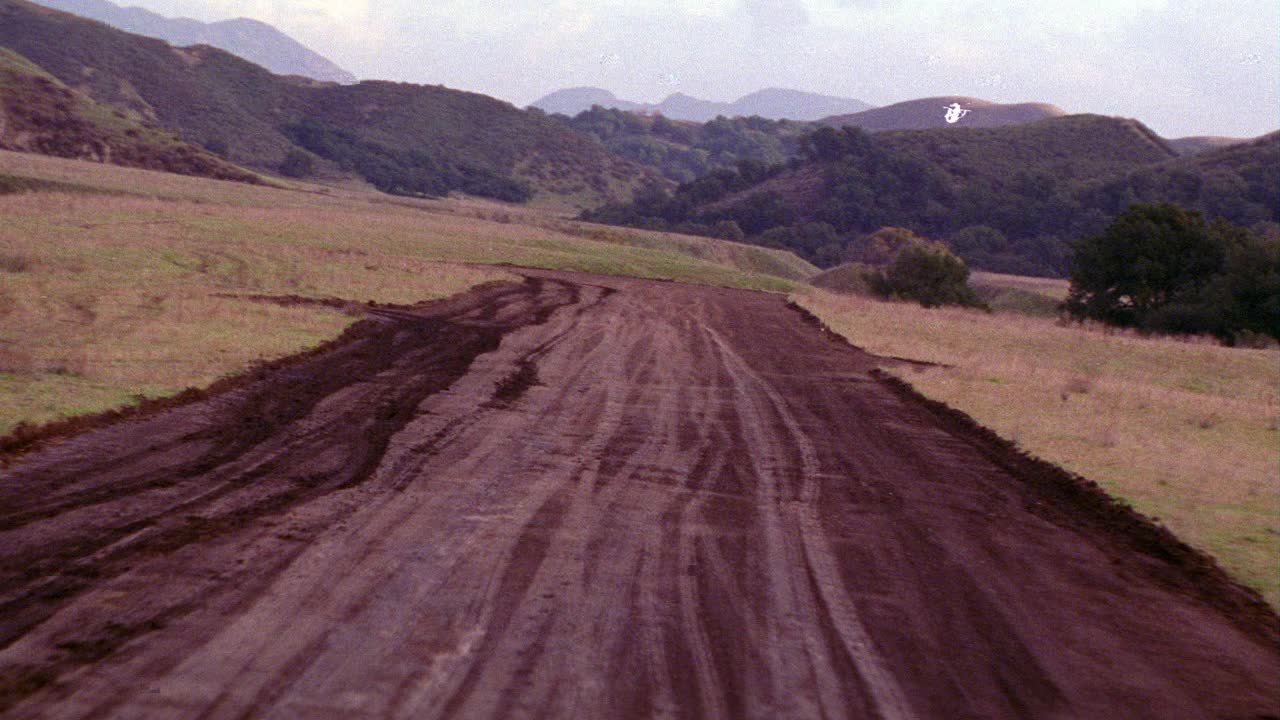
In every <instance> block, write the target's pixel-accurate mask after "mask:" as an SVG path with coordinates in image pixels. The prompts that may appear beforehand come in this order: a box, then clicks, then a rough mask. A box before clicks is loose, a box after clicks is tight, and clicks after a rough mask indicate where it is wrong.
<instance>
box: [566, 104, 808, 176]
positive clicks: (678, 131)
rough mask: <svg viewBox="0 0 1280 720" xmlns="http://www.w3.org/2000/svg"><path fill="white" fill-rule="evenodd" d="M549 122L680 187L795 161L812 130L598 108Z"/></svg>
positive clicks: (752, 120) (788, 123) (757, 120)
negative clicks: (743, 167) (746, 164)
mask: <svg viewBox="0 0 1280 720" xmlns="http://www.w3.org/2000/svg"><path fill="white" fill-rule="evenodd" d="M551 117H553V118H556V119H557V120H559V121H561V122H562V123H564V124H565V125H567V126H568V127H570V128H572V129H573V130H576V131H577V132H580V133H583V134H585V135H587V136H588V137H591V138H593V139H595V140H597V141H599V142H600V143H601V144H602V145H603V146H604V148H605V149H606V150H608V151H609V152H612V153H614V154H615V155H620V156H622V157H624V158H626V159H628V160H631V161H633V162H636V163H639V164H641V165H647V166H649V167H652V168H654V169H656V170H657V171H658V172H659V173H661V174H662V175H663V176H664V177H666V178H669V179H671V180H674V181H676V182H680V183H683V182H691V181H694V180H697V179H699V178H702V177H705V176H706V175H708V174H710V173H712V172H714V171H716V170H724V169H733V168H735V167H737V165H738V163H740V162H742V161H751V162H756V163H762V164H764V165H776V164H781V163H784V162H786V161H788V160H790V159H791V158H793V157H796V156H797V154H798V153H799V148H800V138H801V137H802V136H803V135H804V134H805V133H807V132H809V131H810V130H811V129H812V127H813V126H812V125H811V124H810V123H802V122H796V121H794V120H768V119H765V118H761V117H735V118H725V117H719V118H716V119H714V120H711V121H709V122H706V123H701V124H699V123H693V122H686V121H678V120H670V119H668V118H665V117H663V116H661V115H653V116H649V115H641V114H639V113H634V112H627V111H625V110H618V109H615V108H604V107H600V106H599V105H597V106H595V107H592V108H591V109H590V110H586V111H584V112H581V113H578V115H577V116H575V117H572V118H570V117H567V116H565V115H552V116H551Z"/></svg>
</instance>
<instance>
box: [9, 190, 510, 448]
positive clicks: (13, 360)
mask: <svg viewBox="0 0 1280 720" xmlns="http://www.w3.org/2000/svg"><path fill="white" fill-rule="evenodd" d="M239 211H240V212H244V209H243V208H240V209H239ZM220 212H229V208H226V207H223V208H219V209H218V210H213V209H211V208H210V206H207V205H197V204H191V203H185V202H170V201H160V200H149V199H145V198H133V197H106V196H92V195H64V194H51V193H37V194H26V195H11V196H5V197H0V217H3V218H4V219H5V222H4V223H3V225H0V256H3V257H7V258H21V259H22V260H23V263H22V265H18V264H16V263H13V264H10V265H9V266H7V267H9V268H10V269H9V270H7V271H6V270H0V273H3V275H2V277H0V279H2V283H0V433H3V432H5V431H6V430H7V429H9V428H11V427H12V426H13V425H15V424H16V423H17V422H19V421H25V422H32V423H40V422H46V421H50V420H54V419H58V418H60V417H65V416H70V415H77V414H83V413H87V412H95V411H100V410H104V409H108V408H111V407H116V406H119V405H122V404H127V403H130V402H133V401H135V400H136V399H137V398H138V397H139V396H145V397H155V396H162V395H168V394H171V393H173V392H176V391H179V390H181V389H183V388H186V387H191V386H203V385H207V384H209V383H211V382H212V381H213V380H215V379H217V378H218V377H220V376H223V375H226V374H229V373H233V372H236V371H239V370H241V369H243V368H244V367H246V366H247V365H248V364H250V363H252V362H253V361H255V360H260V359H265V358H272V357H278V356H282V355H286V354H290V353H294V352H297V351H300V350H302V349H304V348H306V347H308V346H313V345H316V344H318V343H320V342H322V341H324V340H326V339H328V338H331V337H333V336H335V335H336V334H338V333H339V332H341V330H342V329H343V328H344V327H346V326H347V325H349V324H350V323H351V322H353V321H354V319H355V318H354V317H352V316H349V315H345V314H343V313H342V312H338V311H335V310H330V309H324V308H315V307H289V308H286V307H278V306H273V305H270V304H264V303H262V302H256V301H253V300H249V299H244V298H235V297H227V295H232V296H234V295H236V294H268V295H301V296H306V297H317V298H320V297H339V298H346V299H353V300H375V301H378V302H394V303H411V302H418V301H421V300H427V299H431V298H436V297H443V296H446V295H450V294H453V293H456V292H459V291H461V290H465V289H466V288H468V287H470V286H472V285H475V284H477V283H479V282H484V281H487V280H493V279H499V278H510V277H512V276H510V275H509V274H506V273H503V272H501V271H500V270H497V269H496V268H495V269H493V270H485V269H478V268H474V267H464V266H458V265H451V264H444V263H437V262H429V261H427V260H423V259H420V258H416V257H412V256H405V255H402V254H399V253H396V252H388V251H385V250H382V249H379V248H377V247H372V248H369V249H364V248H353V247H336V248H335V247H330V246H327V245H324V244H320V243H318V242H316V243H312V244H308V243H307V242H305V241H299V242H297V243H294V244H290V243H288V242H286V241H283V240H281V238H279V237H275V238H257V239H255V237H254V235H253V234H240V235H236V234H235V232H234V231H233V232H232V233H231V234H224V233H222V232H220V231H218V230H217V229H210V228H209V227H206V226H209V225H213V226H216V225H217V219H218V217H219V213H220ZM244 227H245V226H241V229H243V228H244ZM250 227H251V226H250ZM255 231H256V230H255ZM14 268H19V269H14Z"/></svg>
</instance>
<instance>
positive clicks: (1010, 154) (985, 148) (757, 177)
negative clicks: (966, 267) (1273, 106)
mask: <svg viewBox="0 0 1280 720" xmlns="http://www.w3.org/2000/svg"><path fill="white" fill-rule="evenodd" d="M1278 167H1280V133H1271V134H1269V135H1265V136H1263V137H1260V138H1257V139H1255V140H1253V141H1250V142H1245V143H1241V144H1236V145H1231V146H1227V147H1221V148H1217V149H1212V150H1206V151H1204V152H1201V153H1199V154H1196V155H1191V156H1180V155H1178V153H1177V152H1176V151H1174V150H1173V148H1171V147H1170V146H1169V144H1168V143H1167V142H1165V141H1164V140H1163V139H1161V138H1160V137H1159V136H1158V135H1156V134H1155V133H1154V132H1152V131H1151V130H1150V129H1148V128H1147V127H1146V126H1144V125H1142V124H1141V123H1140V122H1138V121H1136V120H1127V119H1121V118H1112V117H1102V116H1097V115H1068V116H1063V117H1055V118H1049V119H1046V120H1041V121H1038V122H1033V123H1027V124H1023V125H1010V126H1005V127H995V128H948V129H941V130H902V131H887V132H882V133H876V134H870V133H867V132H865V131H863V130H861V129H859V128H851V127H845V128H830V127H827V128H822V129H819V130H817V131H814V132H811V133H809V134H807V135H802V136H801V138H800V141H799V143H798V153H797V155H796V156H795V157H793V158H792V159H790V160H789V161H787V162H786V163H783V164H775V165H772V166H762V164H761V163H758V162H750V161H748V162H740V163H739V164H738V166H737V167H734V168H723V167H722V168H719V169H715V170H712V171H710V172H709V173H708V174H706V175H703V176H702V177H699V178H697V179H695V180H693V181H690V182H686V183H683V184H681V185H680V186H679V187H677V188H676V189H675V190H674V191H668V190H667V189H665V188H662V187H658V186H653V187H650V188H649V189H648V190H647V191H645V192H643V193H641V194H640V195H638V196H637V197H636V198H635V199H634V200H633V201H631V202H629V203H620V204H611V205H607V206H604V207H601V208H597V209H595V210H592V211H589V212H587V213H585V215H584V217H586V218H587V219H590V220H594V221H597V222H606V223H616V224H624V225H631V226H636V227H646V228H652V229H664V230H678V231H681V232H689V233H694V234H704V235H711V236H719V237H726V238H734V239H742V240H746V241H748V242H755V243H759V244H764V245H769V246H774V247H786V248H788V249H791V250H793V251H795V252H797V253H798V254H800V255H801V256H802V257H805V258H806V259H808V260H810V261H811V262H814V263H815V264H816V265H818V266H820V267H831V266H834V265H837V264H839V263H840V262H842V261H843V260H844V259H846V257H847V256H848V255H849V253H850V250H851V247H852V248H855V249H856V245H857V243H858V241H859V239H860V238H862V237H864V236H865V235H867V234H868V233H871V232H874V231H875V230H877V229H879V228H881V227H884V226H898V227H903V228H907V229H910V230H911V231H913V232H916V233H918V234H920V235H924V236H928V237H931V238H935V239H941V240H945V241H946V242H947V243H948V244H949V245H950V246H951V247H952V248H953V249H954V250H955V251H956V252H957V253H958V254H959V255H960V256H961V257H963V258H964V259H965V260H966V261H967V262H969V264H971V265H973V266H975V267H978V268H982V269H987V270H992V271H997V272H1005V273H1012V274H1020V275H1041V276H1058V277H1062V276H1065V275H1066V273H1067V270H1068V250H1069V244H1070V243H1071V242H1072V241H1073V240H1075V239H1076V238H1079V237H1083V236H1086V235H1091V234H1095V233H1098V232H1100V231H1101V230H1102V229H1103V228H1105V227H1106V226H1107V224H1108V223H1110V222H1111V221H1112V220H1113V219H1115V218H1116V217H1117V216H1118V215H1119V214H1120V213H1121V212H1123V211H1124V210H1125V209H1127V208H1128V207H1129V206H1130V205H1131V204H1133V203H1136V202H1172V203H1177V204H1178V205H1181V206H1183V207H1186V208H1188V209H1192V210H1196V211H1199V212H1202V213H1204V214H1205V215H1206V216H1207V217H1209V218H1222V219H1225V220H1228V221H1230V222H1232V223H1234V224H1236V225H1240V226H1244V227H1253V226H1255V225H1259V224H1268V223H1277V222H1280V173H1277V170H1276V169H1277V168H1278Z"/></svg>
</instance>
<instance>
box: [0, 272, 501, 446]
mask: <svg viewBox="0 0 1280 720" xmlns="http://www.w3.org/2000/svg"><path fill="white" fill-rule="evenodd" d="M495 284H506V283H504V282H503V281H495V282H489V283H481V284H480V285H477V286H475V287H473V288H471V289H470V290H467V291H466V293H463V294H467V293H472V292H476V291H477V290H482V289H484V288H486V287H489V286H491V285H495ZM217 297H227V298H238V299H242V300H251V301H254V302H265V303H271V304H273V305H281V306H284V307H295V306H310V307H324V308H330V309H333V310H341V311H343V312H347V313H350V314H353V315H364V316H365V317H364V319H362V320H360V321H358V322H356V323H355V324H353V325H351V326H350V327H348V328H347V329H346V330H344V331H343V332H342V334H340V335H338V336H337V337H335V338H333V339H332V340H327V341H325V342H323V343H320V344H319V345H316V346H315V347H312V348H310V349H308V350H303V351H302V352H299V353H295V354H293V355H286V356H284V357H280V358H275V359H272V360H262V361H259V362H255V363H253V364H251V365H250V366H249V367H247V368H246V369H244V370H243V371H241V372H238V373H235V374H232V375H227V376H225V377H222V378H219V379H218V380H215V381H214V382H213V383H212V384H210V385H207V386H205V387H202V388H195V387H189V388H187V389H185V390H182V391H180V392H178V393H176V394H174V395H169V396H166V397H160V398H142V399H141V400H139V401H138V402H137V403H135V404H132V405H123V406H121V407H118V408H113V409H110V410H104V411H102V412H97V413H90V414H87V415H76V416H74V417H69V418H64V419H61V420H53V421H51V422H47V423H35V424H33V423H26V422H20V423H18V424H17V425H16V426H15V427H14V428H13V429H12V430H10V431H9V432H8V433H6V434H4V435H0V468H3V467H5V466H6V465H8V464H9V463H11V462H13V461H14V460H16V459H18V458H19V457H22V456H23V455H26V454H28V453H31V452H35V451H36V450H40V449H42V448H44V447H47V446H48V445H50V444H52V443H55V442H57V441H59V440H62V439H65V438H69V437H72V436H74V435H79V434H81V433H85V432H89V431H90V430H97V429H99V428H103V427H107V426H109V425H113V424H115V423H117V422H121V421H124V420H139V419H143V418H148V417H151V416H153V415H156V414H158V413H161V412H164V411H166V410H170V409H173V408H176V407H181V406H183V405H188V404H191V403H195V402H200V401H201V400H206V399H208V398H211V397H215V396H217V395H221V394H223V393H226V392H230V391H231V390H235V389H237V388H240V387H244V386H245V385H248V384H250V383H252V382H255V381H257V380H261V379H263V378H264V377H266V376H267V375H269V374H271V373H272V372H275V371H278V370H283V369H285V368H289V367H293V366H295V365H299V364H301V363H304V362H306V361H308V360H310V359H312V358H315V357H318V356H321V355H324V354H325V353H328V352H330V351H332V350H334V349H335V348H339V347H342V346H343V345H346V344H348V343H351V342H354V341H356V340H359V339H360V338H363V337H367V336H368V335H370V334H372V333H373V332H375V331H376V329H377V328H378V321H377V320H376V319H374V318H373V316H372V315H371V313H372V312H374V311H377V310H391V311H403V312H412V311H414V310H422V309H424V308H429V307H431V306H432V305H434V304H438V303H442V302H448V300H449V298H445V299H442V300H428V301H426V302H422V303H416V304H413V305H394V304H382V303H375V302H361V301H356V300H344V299H342V298H307V297H302V296H299V295H244V294H232V293H218V294H217Z"/></svg>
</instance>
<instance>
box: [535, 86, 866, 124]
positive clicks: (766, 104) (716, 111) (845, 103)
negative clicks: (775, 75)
mask: <svg viewBox="0 0 1280 720" xmlns="http://www.w3.org/2000/svg"><path fill="white" fill-rule="evenodd" d="M594 105H599V106H600V107H604V108H614V109H617V110H628V111H632V112H644V113H651V114H660V115H662V116H664V117H667V118H670V119H673V120H689V121H692V122H706V121H708V120H712V119H714V118H716V117H718V116H724V117H730V118H732V117H749V116H752V115H758V116H760V117H763V118H768V119H770V120H803V121H813V120H819V119H821V118H824V117H828V116H830V115H838V114H841V113H856V112H860V111H862V110H867V109H869V108H871V107H873V106H872V105H870V104H868V103H865V102H863V101H861V100H856V99H853V98H842V97H833V96H830V95H819V94H816V93H810V92H802V91H800V90H787V89H784V88H767V89H765V90H759V91H757V92H753V93H751V94H750V95H746V96H744V97H741V98H738V99H737V100H734V101H733V102H713V101H711V100H702V99H700V98H696V97H692V96H689V95H685V94H683V93H675V94H673V95H670V96H668V97H667V98H666V99H665V100H663V101H662V102H660V103H657V104H646V103H638V102H632V101H630V100H622V99H619V98H618V97H617V96H616V95H614V94H613V93H611V92H609V91H608V90H603V89H601V88H596V87H579V88H569V89H567V90H557V91H555V92H553V93H551V94H549V95H546V96H544V97H542V98H540V99H538V100H536V101H535V102H534V103H533V105H532V106H533V107H536V108H538V109H540V110H544V111H546V112H549V113H559V114H561V115H568V116H569V117H573V116H575V115H577V114H578V113H581V112H583V111H585V110H590V109H591V108H592V106H594Z"/></svg>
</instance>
